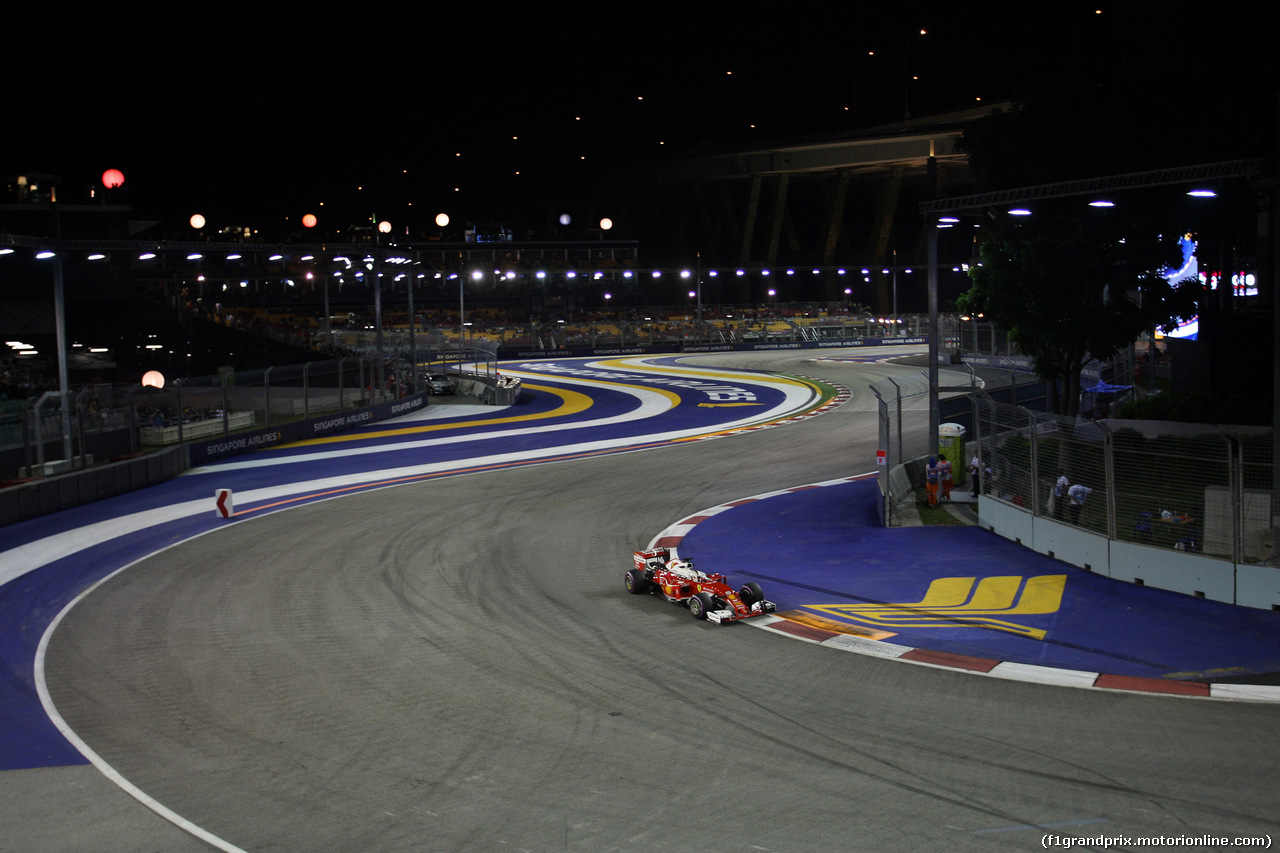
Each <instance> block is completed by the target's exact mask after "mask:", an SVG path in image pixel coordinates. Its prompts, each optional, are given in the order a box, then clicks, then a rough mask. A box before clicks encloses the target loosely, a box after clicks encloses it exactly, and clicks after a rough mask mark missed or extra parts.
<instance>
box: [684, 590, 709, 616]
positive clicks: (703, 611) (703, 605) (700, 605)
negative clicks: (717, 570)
mask: <svg viewBox="0 0 1280 853" xmlns="http://www.w3.org/2000/svg"><path fill="white" fill-rule="evenodd" d="M710 610H715V600H714V599H713V598H712V597H711V593H709V592H695V593H694V594H693V597H692V598H690V599H689V612H690V613H692V614H693V618H694V619H706V618H707V612H708V611H710Z"/></svg>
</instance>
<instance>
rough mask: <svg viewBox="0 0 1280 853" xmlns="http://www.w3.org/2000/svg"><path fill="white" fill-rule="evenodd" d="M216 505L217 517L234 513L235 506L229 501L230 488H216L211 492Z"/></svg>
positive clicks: (225, 516)
mask: <svg viewBox="0 0 1280 853" xmlns="http://www.w3.org/2000/svg"><path fill="white" fill-rule="evenodd" d="M213 497H214V500H215V502H216V504H215V505H216V507H217V515H218V518H230V517H231V516H233V515H235V514H236V511H235V507H234V505H233V504H232V501H231V490H230V489H218V490H217V491H215V492H214V493H213Z"/></svg>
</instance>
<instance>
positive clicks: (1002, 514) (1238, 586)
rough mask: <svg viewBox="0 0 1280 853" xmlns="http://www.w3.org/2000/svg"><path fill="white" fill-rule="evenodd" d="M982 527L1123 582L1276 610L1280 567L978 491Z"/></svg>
mask: <svg viewBox="0 0 1280 853" xmlns="http://www.w3.org/2000/svg"><path fill="white" fill-rule="evenodd" d="M978 517H979V519H980V521H981V524H982V526H983V527H985V528H987V529H988V530H990V531H992V532H993V533H995V534H996V535H997V536H1002V537H1004V538H1005V539H1009V540H1011V541H1014V542H1019V543H1020V544H1022V545H1025V546H1026V547H1028V548H1031V549H1032V550H1034V551H1037V552H1039V553H1041V554H1045V555H1047V556H1051V557H1053V558H1055V559H1058V560H1062V561H1063V562H1064V563H1068V564H1070V565H1073V566H1077V567H1079V568H1082V569H1087V570H1089V571H1093V572H1097V573H1098V574H1102V575H1106V576H1107V577H1110V578H1114V579H1116V580H1121V581H1126V582H1128V583H1141V584H1142V585H1144V586H1152V587H1156V588H1157V589H1167V590H1170V591H1172V592H1180V593H1183V594H1184V595H1193V596H1196V597H1199V598H1209V599H1213V600H1214V601H1222V602H1225V603H1227V604H1238V605H1241V606H1243V607H1257V608H1260V609H1263V610H1275V609H1280V568H1277V567H1275V566H1260V565H1254V564H1251V563H1233V562H1231V561H1230V560H1222V559H1218V558H1215V557H1207V556H1205V555H1203V554H1194V553H1190V552H1186V551H1173V550H1168V549H1165V548H1151V547H1148V546H1146V545H1139V544H1137V543H1134V542H1117V541H1113V540H1110V539H1107V537H1105V536H1102V535H1100V534H1097V533H1093V532H1091V531H1088V530H1084V529H1082V528H1079V527H1075V526H1073V525H1070V524H1066V523H1064V522H1061V521H1055V520H1053V519H1051V518H1044V517H1037V516H1034V515H1032V514H1031V513H1030V512H1028V511H1027V510H1025V509H1022V508H1020V507H1016V506H1013V505H1012V504H1007V503H1004V502H1003V501H998V500H995V499H993V498H989V497H987V496H986V495H983V496H982V497H980V498H979V499H978Z"/></svg>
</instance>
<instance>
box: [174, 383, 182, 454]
mask: <svg viewBox="0 0 1280 853" xmlns="http://www.w3.org/2000/svg"><path fill="white" fill-rule="evenodd" d="M182 381H183V380H181V379H178V380H176V381H175V382H174V383H173V388H174V390H175V391H176V392H177V393H178V403H177V408H178V412H177V414H178V444H182V438H183V436H182V420H183V418H182Z"/></svg>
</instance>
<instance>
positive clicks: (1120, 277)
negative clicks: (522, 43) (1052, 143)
mask: <svg viewBox="0 0 1280 853" xmlns="http://www.w3.org/2000/svg"><path fill="white" fill-rule="evenodd" d="M1055 206H1056V208H1057V210H1056V212H1055V211H1054V210H1052V209H1049V207H1048V206H1046V205H1040V206H1039V207H1038V210H1037V213H1036V215H1035V216H1032V217H1028V218H1026V219H1025V220H1018V221H1016V222H1014V221H1003V222H998V223H993V224H992V225H990V226H989V227H987V228H984V229H983V230H984V233H985V235H986V238H985V240H984V241H983V242H982V243H981V244H980V245H979V263H978V264H976V265H974V266H973V267H972V268H971V270H970V278H971V280H972V286H971V288H970V289H969V291H968V292H967V293H965V294H963V295H962V296H961V297H960V300H959V302H958V307H959V308H960V310H961V311H965V312H968V313H970V314H981V315H983V317H984V318H985V319H987V320H989V321H992V322H994V323H996V324H997V325H999V326H1000V327H1002V328H1003V329H1005V330H1006V332H1007V334H1008V336H1009V339H1010V340H1011V341H1012V342H1013V343H1014V344H1016V345H1017V346H1018V348H1019V349H1020V350H1021V351H1022V352H1024V353H1026V354H1027V355H1028V356H1030V357H1031V358H1032V360H1033V363H1034V365H1035V370H1036V373H1037V374H1038V375H1039V376H1040V377H1041V378H1042V379H1044V380H1045V381H1046V382H1048V383H1050V385H1051V387H1053V388H1055V389H1056V388H1060V389H1061V391H1062V395H1061V397H1060V398H1059V399H1058V400H1057V401H1056V403H1055V406H1054V408H1055V409H1056V410H1057V411H1059V412H1061V413H1063V414H1068V415H1073V414H1075V413H1076V409H1077V406H1078V404H1079V398H1080V372H1081V370H1082V368H1083V367H1084V366H1085V365H1086V364H1088V363H1089V362H1090V361H1091V360H1094V359H1106V358H1110V357H1111V356H1112V355H1114V354H1115V353H1116V352H1118V351H1120V350H1121V349H1123V348H1125V347H1127V346H1129V345H1130V344H1131V343H1132V342H1133V341H1134V339H1135V338H1137V336H1138V335H1139V334H1140V333H1142V332H1143V331H1147V330H1150V329H1151V328H1153V327H1155V326H1163V327H1166V328H1168V327H1171V326H1172V325H1174V324H1176V322H1177V319H1178V318H1179V317H1189V316H1192V315H1194V313H1195V298H1196V296H1197V294H1198V291H1199V284H1198V282H1197V283H1195V284H1194V285H1193V286H1191V287H1181V288H1179V287H1172V286H1170V285H1169V283H1168V282H1167V281H1165V279H1164V278H1162V277H1161V276H1160V275H1159V270H1160V269H1161V268H1162V266H1163V265H1164V262H1165V261H1168V260H1171V259H1170V258H1169V257H1168V246H1167V245H1162V243H1161V241H1160V240H1159V239H1158V236H1157V235H1156V234H1154V233H1144V232H1145V228H1144V226H1143V225H1141V224H1131V225H1130V226H1129V227H1127V228H1126V227H1119V224H1118V223H1116V222H1113V221H1109V220H1108V221H1104V218H1103V217H1096V218H1095V219H1094V220H1090V219H1089V217H1088V216H1087V215H1080V214H1079V212H1078V208H1079V207H1080V206H1081V203H1080V201H1079V200H1078V199H1076V200H1074V203H1073V205H1067V204H1065V203H1063V202H1059V203H1057V204H1056V205H1055Z"/></svg>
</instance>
